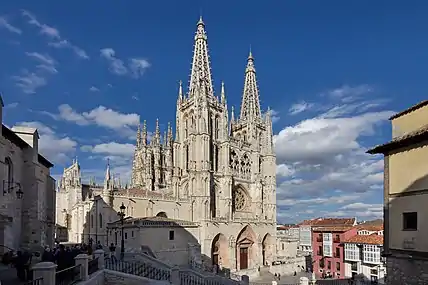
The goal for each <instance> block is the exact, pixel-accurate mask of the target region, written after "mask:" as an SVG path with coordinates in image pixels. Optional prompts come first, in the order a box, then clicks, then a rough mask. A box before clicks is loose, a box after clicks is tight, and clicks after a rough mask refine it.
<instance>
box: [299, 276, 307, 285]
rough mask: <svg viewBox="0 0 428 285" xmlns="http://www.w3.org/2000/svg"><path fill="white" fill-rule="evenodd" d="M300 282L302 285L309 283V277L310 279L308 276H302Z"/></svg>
mask: <svg viewBox="0 0 428 285" xmlns="http://www.w3.org/2000/svg"><path fill="white" fill-rule="evenodd" d="M299 284H300V285H309V279H308V277H300V281H299Z"/></svg>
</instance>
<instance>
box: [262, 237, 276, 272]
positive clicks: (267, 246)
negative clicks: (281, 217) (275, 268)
mask: <svg viewBox="0 0 428 285" xmlns="http://www.w3.org/2000/svg"><path fill="white" fill-rule="evenodd" d="M274 246H275V244H274V243H273V238H272V236H271V235H270V234H266V235H265V237H264V238H263V241H262V260H263V266H268V265H269V264H271V263H272V262H273V250H274Z"/></svg>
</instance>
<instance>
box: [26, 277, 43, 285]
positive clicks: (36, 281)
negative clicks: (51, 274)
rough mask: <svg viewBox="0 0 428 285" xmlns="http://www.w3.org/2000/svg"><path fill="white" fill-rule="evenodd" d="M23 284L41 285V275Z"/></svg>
mask: <svg viewBox="0 0 428 285" xmlns="http://www.w3.org/2000/svg"><path fill="white" fill-rule="evenodd" d="M24 285H43V277H40V278H37V279H34V280H31V281H27V282H25V283H24Z"/></svg>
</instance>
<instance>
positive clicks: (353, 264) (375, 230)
mask: <svg viewBox="0 0 428 285" xmlns="http://www.w3.org/2000/svg"><path fill="white" fill-rule="evenodd" d="M382 247H383V227H382V226H361V227H359V230H358V232H357V235H355V236H353V237H351V238H349V239H347V240H346V241H345V242H344V249H345V277H353V276H362V277H364V279H368V280H372V281H379V282H383V281H384V276H385V272H386V269H385V261H384V259H383V258H382V257H381V252H382Z"/></svg>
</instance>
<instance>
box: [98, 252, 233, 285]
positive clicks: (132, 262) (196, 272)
mask: <svg viewBox="0 0 428 285" xmlns="http://www.w3.org/2000/svg"><path fill="white" fill-rule="evenodd" d="M105 268H106V269H110V270H114V271H120V272H123V273H128V274H133V275H137V276H141V277H146V278H149V279H153V280H169V278H170V277H171V272H172V270H173V266H171V265H169V264H166V263H164V262H162V261H160V260H158V259H156V258H154V257H152V256H149V255H147V254H145V253H142V252H132V253H130V252H128V253H125V256H124V260H123V261H122V260H118V261H113V260H111V259H106V263H105ZM179 271H180V279H182V283H183V284H188V283H189V280H192V282H190V283H192V284H193V283H195V284H212V285H220V284H221V285H240V284H241V282H240V278H241V276H239V275H236V274H235V275H234V274H231V276H230V277H231V278H227V277H224V276H220V275H218V274H215V273H213V272H209V271H204V269H203V268H202V267H198V266H195V264H192V263H189V265H188V266H187V267H181V268H179ZM234 279H235V280H234ZM238 279H239V280H238Z"/></svg>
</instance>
